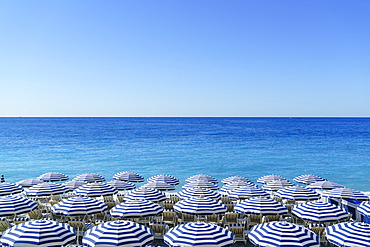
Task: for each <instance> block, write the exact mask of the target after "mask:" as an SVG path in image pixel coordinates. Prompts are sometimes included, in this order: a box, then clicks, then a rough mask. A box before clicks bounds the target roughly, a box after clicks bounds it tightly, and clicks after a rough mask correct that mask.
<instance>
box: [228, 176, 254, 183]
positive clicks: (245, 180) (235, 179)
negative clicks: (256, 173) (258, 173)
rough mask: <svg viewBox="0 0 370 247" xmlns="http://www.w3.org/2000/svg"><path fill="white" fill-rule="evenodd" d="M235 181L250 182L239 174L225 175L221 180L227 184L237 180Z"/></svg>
mask: <svg viewBox="0 0 370 247" xmlns="http://www.w3.org/2000/svg"><path fill="white" fill-rule="evenodd" d="M237 181H244V182H251V183H252V181H250V180H249V179H248V178H245V177H241V176H232V177H227V178H224V179H222V180H221V182H222V183H223V184H228V183H231V182H237Z"/></svg>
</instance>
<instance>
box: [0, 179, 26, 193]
mask: <svg viewBox="0 0 370 247" xmlns="http://www.w3.org/2000/svg"><path fill="white" fill-rule="evenodd" d="M22 191H23V188H22V187H21V186H20V185H19V184H12V183H6V182H4V183H0V196H6V195H12V194H17V193H21V192H22Z"/></svg>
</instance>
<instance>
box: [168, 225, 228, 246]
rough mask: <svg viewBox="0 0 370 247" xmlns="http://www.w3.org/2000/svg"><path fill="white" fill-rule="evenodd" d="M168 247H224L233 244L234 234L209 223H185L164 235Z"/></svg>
mask: <svg viewBox="0 0 370 247" xmlns="http://www.w3.org/2000/svg"><path fill="white" fill-rule="evenodd" d="M164 242H165V243H166V244H167V245H168V246H207V247H226V246H232V245H233V243H234V233H232V232H230V231H229V230H227V229H225V228H223V227H220V226H217V225H214V224H209V223H202V222H199V223H195V222H194V223H187V224H181V225H178V226H175V227H173V228H171V229H170V230H168V231H167V233H166V234H165V235H164Z"/></svg>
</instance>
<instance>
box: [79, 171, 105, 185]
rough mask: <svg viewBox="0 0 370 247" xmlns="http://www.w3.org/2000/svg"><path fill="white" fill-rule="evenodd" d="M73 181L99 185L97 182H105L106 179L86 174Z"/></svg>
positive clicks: (94, 174) (93, 174)
mask: <svg viewBox="0 0 370 247" xmlns="http://www.w3.org/2000/svg"><path fill="white" fill-rule="evenodd" d="M73 180H79V181H84V182H87V183H97V182H104V181H105V178H104V177H103V176H101V175H99V174H96V173H84V174H81V175H78V176H77V177H75V178H74V179H73Z"/></svg>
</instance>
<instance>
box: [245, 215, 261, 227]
mask: <svg viewBox="0 0 370 247" xmlns="http://www.w3.org/2000/svg"><path fill="white" fill-rule="evenodd" d="M262 218H263V215H262V214H249V215H248V217H247V228H248V229H251V227H252V226H254V225H258V224H261V222H262Z"/></svg>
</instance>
